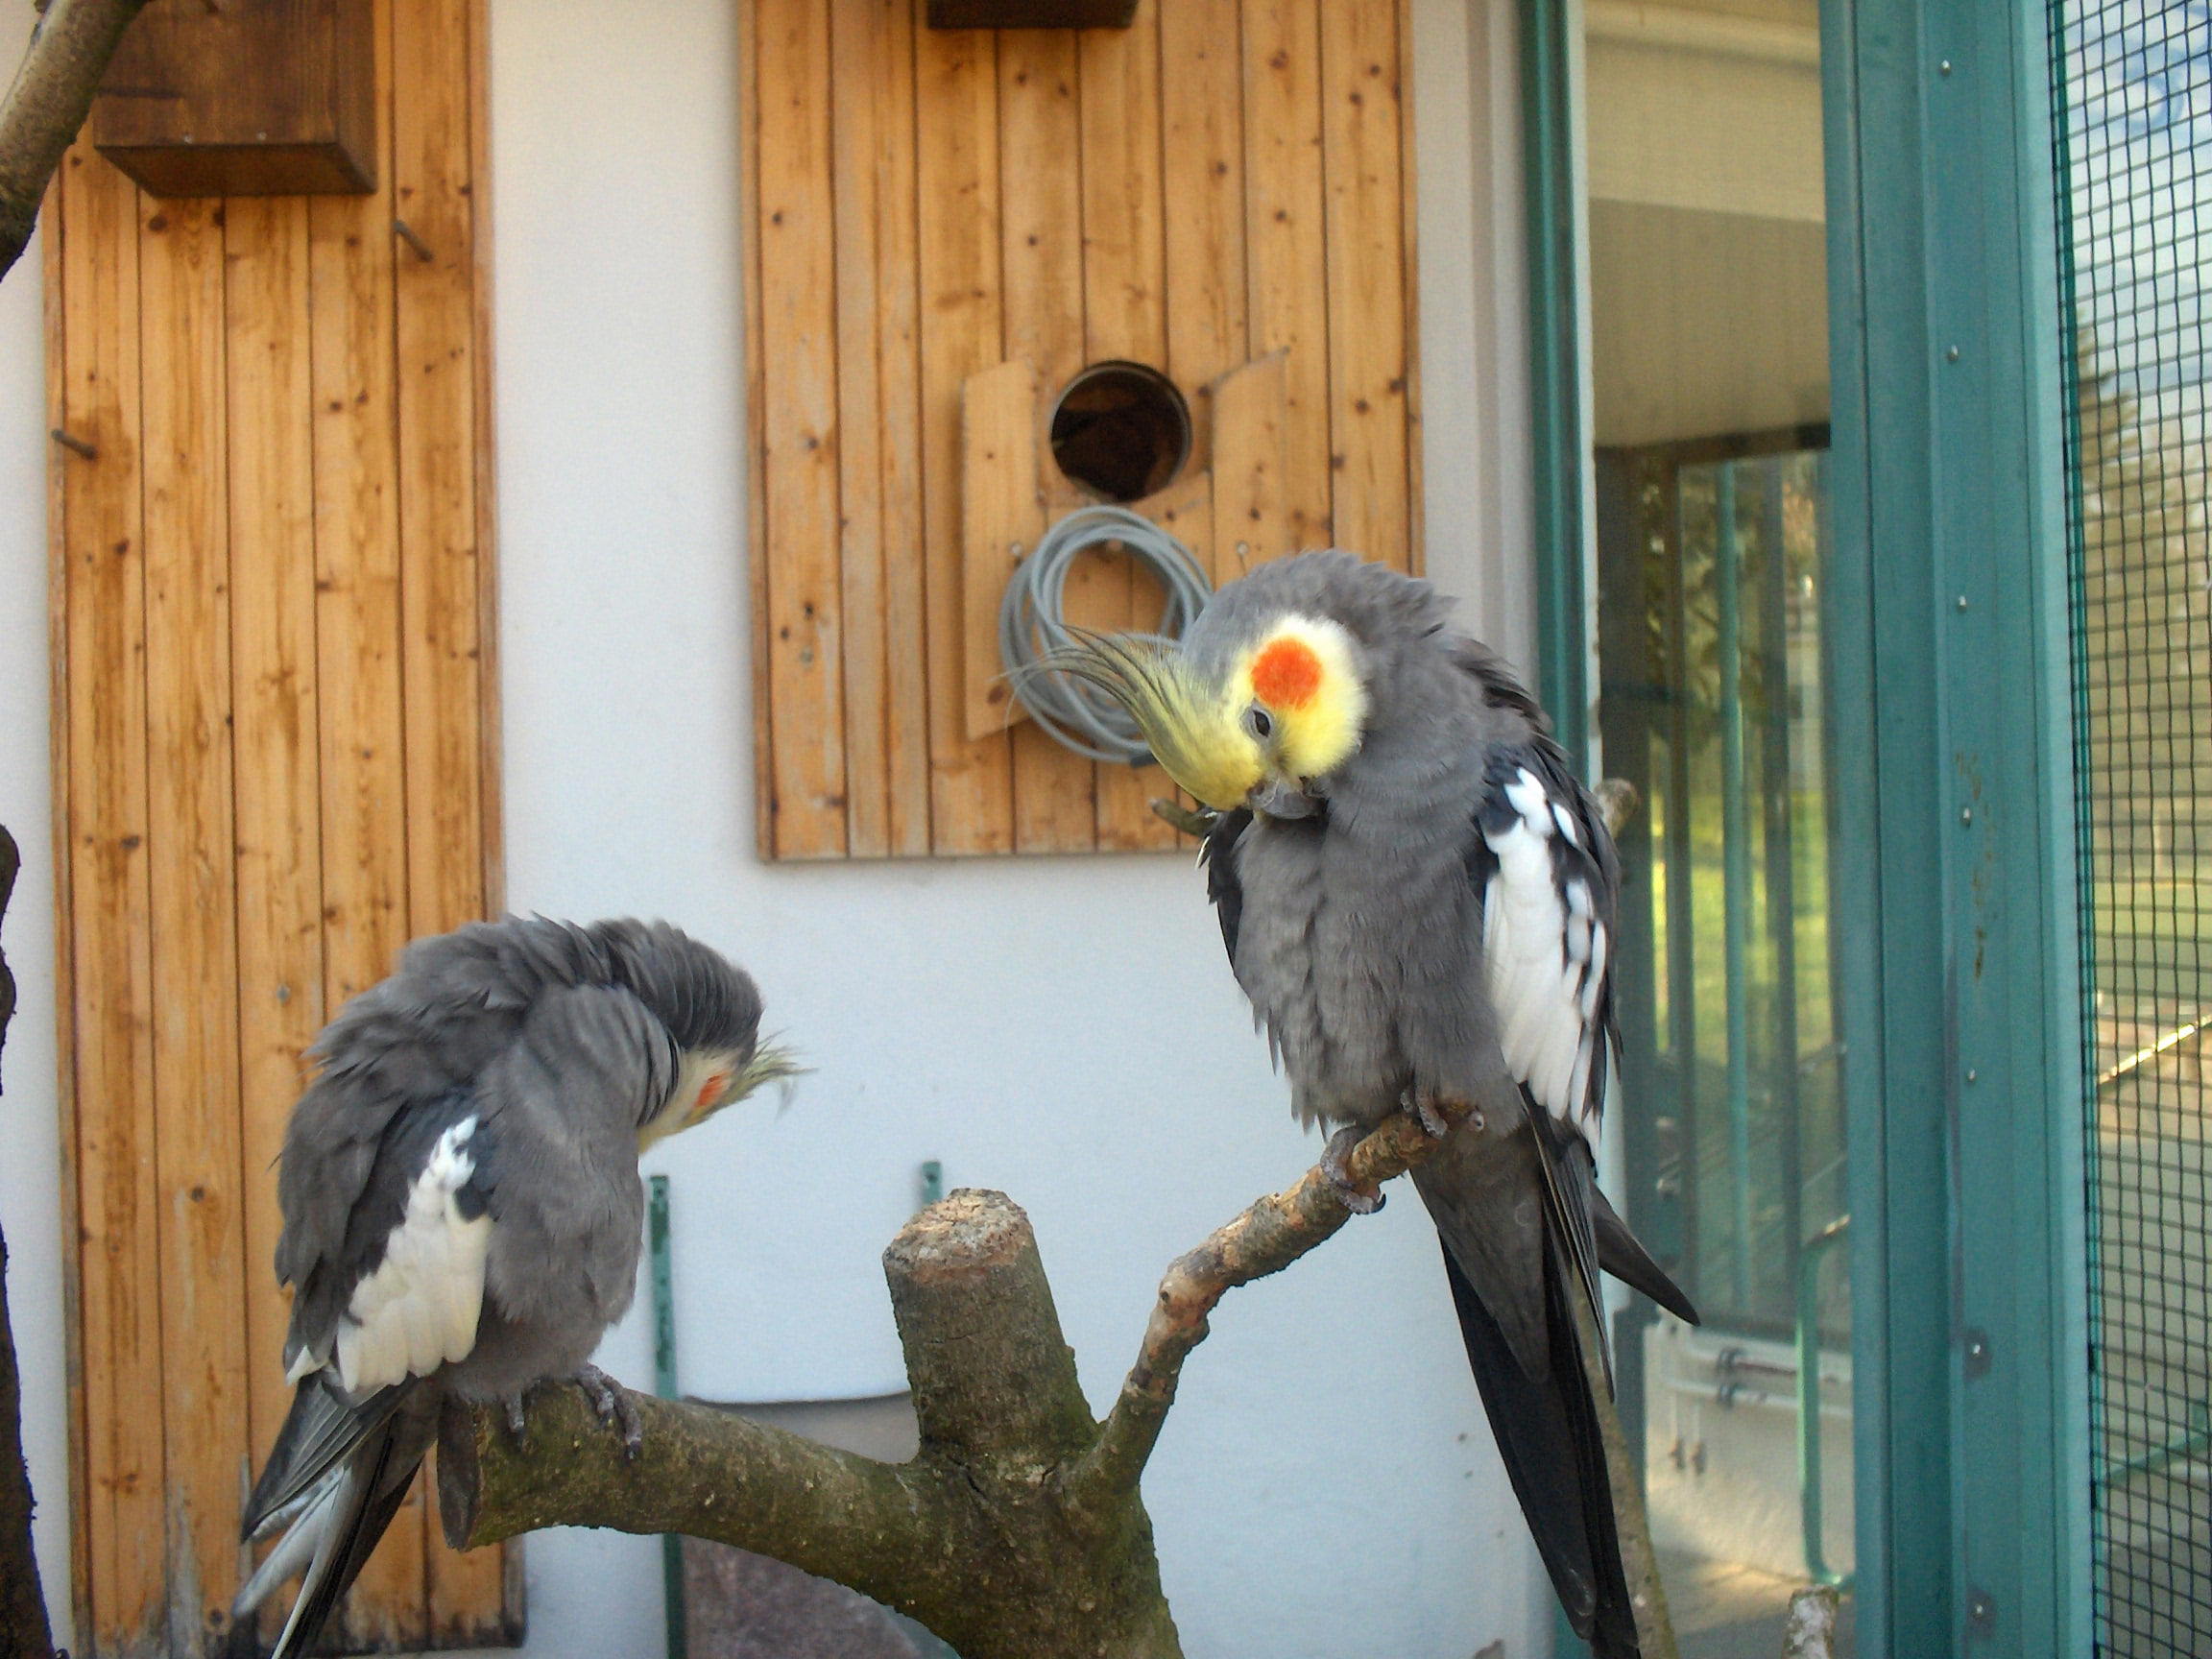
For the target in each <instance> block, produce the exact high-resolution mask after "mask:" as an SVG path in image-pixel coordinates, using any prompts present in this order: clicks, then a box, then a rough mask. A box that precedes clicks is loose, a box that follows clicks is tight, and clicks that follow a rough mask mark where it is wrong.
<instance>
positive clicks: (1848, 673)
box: [1520, 0, 2092, 1659]
mask: <svg viewBox="0 0 2212 1659" xmlns="http://www.w3.org/2000/svg"><path fill="white" fill-rule="evenodd" d="M1520 17H1521V27H1522V40H1521V63H1522V71H1523V100H1524V110H1525V136H1526V140H1527V150H1526V155H1527V233H1528V250H1529V252H1528V258H1529V281H1530V292H1529V309H1530V329H1531V335H1530V342H1531V351H1530V373H1531V380H1532V387H1531V406H1532V409H1533V412H1534V418H1533V421H1532V443H1533V449H1534V459H1535V500H1536V538H1537V553H1538V599H1539V628H1540V645H1541V674H1540V685H1541V688H1542V692H1543V695H1544V699H1545V702H1546V704H1547V705H1548V707H1550V708H1551V709H1552V710H1553V712H1554V717H1555V718H1556V720H1557V722H1558V725H1559V729H1560V733H1561V736H1562V739H1563V740H1564V741H1565V742H1566V743H1567V744H1568V746H1569V752H1570V753H1571V754H1574V755H1575V756H1577V757H1580V756H1583V755H1585V754H1586V753H1587V747H1586V742H1587V732H1586V714H1587V709H1588V703H1589V698H1588V685H1587V676H1586V667H1585V663H1586V655H1585V650H1584V646H1585V640H1584V637H1583V634H1584V630H1585V628H1586V626H1587V624H1586V621H1585V612H1584V604H1585V600H1586V597H1587V587H1586V573H1585V558H1586V553H1585V548H1584V545H1583V542H1584V536H1583V530H1582V513H1581V500H1582V495H1581V481H1582V477H1583V470H1582V469H1584V468H1586V467H1588V466H1589V465H1590V460H1589V456H1588V445H1587V441H1586V435H1585V434H1584V433H1583V432H1582V431H1581V429H1580V427H1581V422H1580V415H1579V407H1580V405H1579V376H1580V364H1579V349H1580V343H1579V340H1578V338H1577V327H1576V296H1577V267H1576V259H1577V250H1576V248H1575V212H1574V205H1575V204H1574V202H1573V200H1572V188H1573V183H1572V180H1573V177H1574V169H1573V165H1572V161H1573V156H1574V131H1575V121H1574V110H1573V108H1572V99H1571V92H1572V88H1571V84H1570V78H1569V74H1568V64H1569V61H1570V59H1569V44H1570V43H1569V41H1568V37H1567V29H1568V26H1569V8H1568V6H1567V5H1566V4H1565V0H1521V7H1520ZM1821 36H1822V40H1821V47H1822V63H1823V76H1824V80H1825V100H1824V101H1825V105H1826V124H1827V147H1828V156H1829V162H1828V169H1829V203H1828V224H1829V292H1830V318H1831V336H1832V340H1831V344H1832V351H1831V373H1832V376H1833V408H1834V443H1835V450H1834V455H1833V459H1832V470H1831V474H1830V478H1831V485H1832V492H1833V502H1834V507H1833V511H1834V514H1835V526H1836V538H1835V546H1836V550H1837V560H1836V565H1835V568H1834V570H1833V573H1832V578H1831V590H1832V598H1831V603H1832V607H1833V610H1832V614H1831V617H1830V619H1829V623H1828V632H1829V635H1830V637H1831V639H1832V641H1833V648H1832V649H1833V655H1832V658H1831V661H1832V664H1833V670H1832V671H1833V673H1834V674H1835V676H1836V678H1835V681H1834V686H1835V699H1834V701H1835V711H1834V719H1835V741H1836V758H1837V764H1838V777H1837V781H1836V787H1837V793H1838V797H1839V838H1838V840H1839V844H1838V847H1837V849H1836V855H1835V863H1834V866H1833V879H1834V880H1835V882H1836V883H1837V886H1838V890H1839V891H1840V892H1847V893H1855V894H1861V895H1864V896H1867V898H1868V899H1870V900H1871V901H1872V902H1869V903H1866V904H1863V906H1861V907H1860V909H1859V913H1860V914H1863V915H1868V916H1874V917H1878V918H1879V919H1880V920H1879V923H1878V925H1877V926H1872V927H1860V928H1850V929H1846V930H1845V931H1844V932H1843V933H1842V934H1841V935H1840V936H1839V938H1838V939H1837V940H1836V941H1835V942H1834V949H1835V951H1836V969H1837V976H1838V988H1839V1012H1840V1014H1841V1024H1840V1029H1841V1030H1842V1031H1843V1032H1844V1033H1845V1034H1846V1035H1847V1040H1848V1041H1849V1043H1850V1045H1851V1055H1850V1063H1849V1064H1848V1065H1847V1067H1846V1070H1845V1089H1846V1100H1847V1113H1848V1117H1849V1123H1850V1141H1851V1162H1852V1169H1851V1177H1850V1183H1851V1212H1852V1216H1853V1221H1852V1226H1851V1229H1850V1234H1849V1251H1850V1262H1851V1278H1852V1294H1853V1310H1854V1313H1853V1331H1854V1365H1853V1370H1854V1380H1855V1386H1854V1391H1853V1392H1854V1405H1855V1409H1856V1413H1857V1418H1856V1425H1855V1429H1856V1434H1855V1438H1856V1442H1857V1447H1858V1455H1857V1459H1856V1496H1855V1507H1856V1511H1857V1516H1858V1533H1859V1535H1858V1550H1857V1555H1858V1562H1859V1568H1858V1574H1857V1582H1856V1589H1857V1593H1858V1597H1859V1617H1858V1632H1859V1645H1860V1649H1859V1650H1860V1652H1861V1653H1862V1654H1863V1655H1864V1656H1865V1659H1888V1656H1893V1659H1922V1656H1926V1655H1936V1654H1945V1653H1965V1652H1968V1651H1971V1652H1974V1653H1977V1654H1979V1653H1989V1654H2006V1655H2020V1656H2021V1659H2029V1656H2041V1655H2053V1656H2060V1655H2065V1656H2071V1655H2076V1654H2086V1653H2088V1652H2090V1651H2091V1648H2092V1643H2091V1637H2090V1622H2089V1615H2090V1531H2089V1522H2090V1479H2091V1470H2090V1454H2089V1434H2088V1367H2087V1343H2088V1323H2087V1293H2086V1263H2087V1241H2086V1238H2085V1225H2086V1205H2085V1193H2084V1187H2083V1181H2082V1175H2083V1147H2082V1144H2081V1129H2080V1124H2081V1118H2082V1114H2081V1112H2080V1095H2081V1090H2082V1088H2083V1087H2084V1084H2085V1079H2084V1078H2083V1077H2082V1075H2081V1065H2080V1056H2081V1053H2082V1048H2081V1045H2080V1001H2079V997H2078V989H2079V955H2078V939H2077V918H2076V914H2075V908H2074V903H2075V884H2074V837H2073V826H2074V802H2073V784H2074V740H2073V732H2074V727H2073V719H2072V695H2071V692H2072V687H2071V670H2070V666H2069V656H2068V649H2067V633H2066V623H2067V614H2068V610H2067V607H2068V598H2069V595H2068V589H2067V574H2066V530H2065V518H2064V512H2063V505H2064V498H2063V491H2064V488H2065V484H2064V477H2065V474H2064V463H2063V454H2062V445H2061V438H2062V431H2063V409H2064V399H2063V393H2062V385H2063V370H2064V364H2063V361H2062V351H2061V346H2060V341H2059V333H2058V316H2059V312H2058V296H2057V289H2056V284H2057V279H2058V260H2057V250H2056V244H2055V241H2054V228H2053V212H2052V204H2053V201H2054V196H2053V191H2052V175H2051V156H2052V153H2053V151H2052V143H2051V137H2052V134H2051V118H2050V102H2049V100H2050V90H2049V89H2050V84H2051V82H2050V76H2051V68H2050V62H2049V58H2048V52H2047V44H2046V35H2045V14H2044V10H2043V6H2042V4H2041V0H1823V4H1822V7H1821ZM1570 1650H1571V1649H1570V1647H1568V1646H1566V1645H1562V1647H1561V1648H1560V1651H1561V1652H1563V1653H1564V1652H1567V1651H1570Z"/></svg>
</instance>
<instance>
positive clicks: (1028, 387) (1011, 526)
mask: <svg viewBox="0 0 2212 1659" xmlns="http://www.w3.org/2000/svg"><path fill="white" fill-rule="evenodd" d="M1044 527H1045V507H1044V502H1043V500H1042V499H1041V498H1040V496H1039V495H1038V493H1037V371H1036V370H1035V369H1034V368H1033V367H1032V366H1031V365H1030V364H1028V363H1027V362H1013V363H1001V364H999V365H998V367H997V368H996V369H986V370H985V371H984V372H983V373H980V374H972V375H970V376H969V377H968V381H967V384H966V385H964V386H963V387H962V388H961V392H960V592H961V606H960V620H961V649H960V662H961V676H960V687H961V694H962V709H963V711H964V717H965V719H966V721H967V731H968V735H969V737H970V738H972V739H976V740H980V739H982V738H986V737H990V736H992V735H994V734H996V733H1000V732H1003V731H1005V730H1006V729H1007V728H1008V727H1010V726H1012V725H1013V724H1014V723H1015V722H1016V721H1017V720H1024V719H1026V718H1027V717H1028V716H1027V714H1026V712H1025V711H1024V710H1023V709H1022V705H1021V704H1020V703H1018V702H1016V701H1015V700H1014V697H1013V694H1012V691H1011V689H1010V688H1009V687H1008V685H1007V684H1006V676H1005V674H1004V672H1003V671H1002V669H1001V668H1000V665H999V660H998V609H999V597H1000V595H1001V594H1003V593H1004V592H1005V590H1006V583H1007V580H1008V579H1009V578H1010V577H1011V576H1012V575H1013V574H1014V571H1015V569H1016V567H1017V566H1019V565H1021V563H1022V560H1024V559H1026V558H1027V557H1028V556H1029V555H1030V554H1031V553H1033V552H1035V551H1036V549H1037V537H1038V534H1039V532H1041V531H1042V530H1043V529H1044Z"/></svg>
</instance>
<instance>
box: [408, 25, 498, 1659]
mask: <svg viewBox="0 0 2212 1659" xmlns="http://www.w3.org/2000/svg"><path fill="white" fill-rule="evenodd" d="M478 22H479V17H478V9H477V0H396V3H395V5H394V7H393V21H392V60H393V81H392V84H393V97H392V151H391V159H390V172H389V177H390V179H391V190H392V195H393V198H394V201H395V204H396V205H397V211H398V213H399V214H400V216H401V217H403V218H404V219H406V221H407V223H408V225H409V227H410V228H412V229H413V230H414V231H415V233H416V236H417V237H418V238H419V239H420V240H421V243H422V244H423V246H424V247H426V248H427V249H428V250H429V251H430V257H429V258H427V259H424V258H422V257H421V254H420V252H418V251H417V250H415V249H414V248H413V247H412V245H407V246H405V248H404V250H403V251H397V250H396V251H395V258H394V267H395V269H394V281H393V317H392V331H393V342H394V349H395V352H396V356H397V373H396V375H395V379H394V393H395V396H396V399H397V478H398V483H399V514H398V532H399V592H400V695H401V710H402V716H403V718H402V727H401V740H402V744H403V753H404V756H405V769H406V778H407V924H408V932H409V933H410V935H412V936H421V935H422V934H426V933H444V932H446V931H449V930H450V929H452V928H454V927H458V926H461V925H462V924H463V923H465V922H471V921H476V920H479V919H481V918H483V917H485V916H487V915H489V914H491V913H492V908H493V896H492V895H491V894H489V893H488V892H486V890H485V880H484V856H485V855H484V849H485V846H486V844H487V840H488V830H487V825H486V819H487V816H488V815H489V814H490V813H492V812H493V810H494V808H493V806H492V805H491V804H490V791H489V789H488V786H487V778H486V775H485V753H486V750H487V748H488V747H489V745H488V743H487V734H486V713H487V711H486V705H485V680H486V676H485V672H484V669H485V663H484V652H483V636H482V634H481V632H480V629H481V626H482V623H483V617H484V607H483V605H482V603H481V597H482V595H483V593H484V592H485V591H486V590H487V589H489V586H490V574H489V569H488V566H489V564H490V560H491V550H490V548H488V547H486V546H484V545H482V544H481V543H480V542H479V541H478V540H477V537H478V530H479V526H480V515H479V511H478V506H477V496H478V493H479V492H480V491H484V490H488V489H489V488H490V478H489V475H485V476H483V477H480V476H479V473H478V466H479V464H480V462H483V461H487V460H488V459H489V457H488V456H487V455H486V454H485V451H484V450H483V448H482V446H481V445H479V444H478V442H477V441H476V440H477V424H476V417H477V409H476V400H477V396H478V391H479V387H480V384H481V382H480V377H479V375H478V373H477V371H476V363H475V358H476V352H477V349H478V346H479V340H478V333H479V326H480V324H479V313H478V299H479V291H478V282H477V270H478V257H477V250H476V246H475V231H476V213H475V209H474V204H473V202H472V200H471V198H472V196H473V193H474V189H475V182H476V178H477V174H476V167H475V153H474V140H473V136H472V131H471V129H472V122H473V115H474V107H475V93H474V91H473V88H472V82H473V80H474V76H473V73H472V66H473V55H474V53H475V52H476V50H477V46H476V42H475V40H474V38H473V34H474V30H475V28H476V27H477V25H478ZM428 1489H429V1487H428V1482H427V1480H426V1479H418V1480H417V1482H416V1484H415V1488H414V1493H413V1494H412V1496H411V1498H410V1503H415V1504H419V1505H420V1506H421V1514H422V1517H423V1538H424V1551H425V1554H424V1595H423V1599H424V1605H423V1608H422V1615H421V1619H422V1623H423V1626H424V1628H425V1631H426V1637H425V1639H426V1640H427V1641H428V1642H429V1643H431V1644H432V1645H434V1646H438V1647H470V1646H475V1645H478V1644H485V1643H496V1642H498V1641H501V1640H503V1639H505V1638H507V1637H508V1636H509V1635H510V1634H511V1626H512V1624H513V1623H515V1622H516V1621H513V1620H510V1618H509V1617H508V1609H506V1608H505V1607H504V1606H503V1604H502V1603H503V1572H502V1568H503V1563H502V1562H501V1560H500V1559H499V1557H498V1556H497V1555H496V1554H494V1553H493V1552H490V1551H479V1552H477V1553H475V1554H473V1555H463V1554H459V1553H457V1552H456V1551H452V1550H450V1549H448V1548H447V1547H446V1545H445V1540H444V1538H443V1536H442V1535H441V1533H440V1530H439V1528H438V1527H436V1526H434V1525H431V1524H430V1522H429V1519H428V1508H429V1505H428V1500H427V1493H428Z"/></svg>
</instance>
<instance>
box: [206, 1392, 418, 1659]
mask: <svg viewBox="0 0 2212 1659" xmlns="http://www.w3.org/2000/svg"><path fill="white" fill-rule="evenodd" d="M403 1392H406V1393H412V1392H414V1390H413V1388H411V1387H408V1388H404V1389H403ZM436 1422H437V1414H436V1412H435V1411H432V1412H428V1413H423V1412H396V1411H386V1412H385V1413H384V1415H383V1417H382V1419H381V1421H379V1422H378V1423H377V1424H376V1425H375V1427H374V1428H373V1429H372V1430H371V1431H369V1432H367V1433H366V1434H364V1435H363V1436H362V1437H361V1439H360V1440H359V1441H358V1443H357V1444H356V1445H355V1446H354V1447H353V1449H352V1450H351V1452H350V1453H349V1455H347V1457H346V1458H345V1460H344V1461H343V1462H342V1463H340V1464H339V1465H337V1466H336V1467H335V1468H333V1469H331V1470H330V1471H329V1472H328V1473H327V1474H326V1475H325V1478H324V1481H323V1484H322V1487H321V1489H320V1490H318V1491H317V1492H316V1493H315V1494H314V1495H313V1497H312V1501H311V1502H309V1503H307V1504H306V1505H305V1506H304V1507H303V1508H302V1510H301V1513H300V1516H299V1518H298V1519H297V1520H296V1521H295V1522H294V1523H293V1529H292V1531H291V1532H289V1533H287V1534H286V1535H285V1537H284V1540H283V1541H282V1542H281V1543H280V1544H278V1545H277V1547H276V1551H275V1552H274V1553H273V1554H272V1555H271V1557H270V1559H269V1560H268V1561H266V1562H264V1563H263V1565H262V1570H261V1571H260V1572H257V1573H255V1574H254V1575H253V1576H252V1579H250V1580H249V1581H248V1583H247V1585H246V1588H245V1589H244V1590H242V1591H241V1592H240V1593H239V1599H238V1604H237V1606H236V1608H235V1609H234V1612H235V1613H236V1614H237V1615H239V1616H243V1615H244V1614H245V1613H247V1612H249V1611H251V1610H252V1606H253V1605H254V1604H255V1603H257V1602H258V1601H259V1600H260V1599H263V1598H265V1597H266V1596H267V1595H268V1594H269V1592H270V1591H271V1590H273V1589H275V1588H276V1585H277V1584H278V1583H280V1582H281V1581H282V1580H283V1579H284V1578H285V1577H288V1576H290V1575H291V1573H292V1572H293V1571H295V1570H298V1569H299V1567H300V1565H301V1562H304V1563H305V1575H304V1576H303V1578H302V1579H301V1585H300V1595H299V1599H297V1600H295V1601H294V1602H293V1604H292V1614H291V1617H290V1618H289V1619H287V1620H286V1621H285V1623H284V1631H283V1634H282V1635H281V1636H279V1637H278V1638H277V1640H276V1650H275V1652H274V1653H273V1654H272V1655H271V1659H299V1656H300V1655H301V1654H303V1653H305V1652H307V1651H308V1649H309V1648H310V1647H313V1646H314V1643H315V1640H316V1638H317V1637H318V1636H320V1635H321V1634H322V1631H323V1626H324V1625H325V1623H328V1621H329V1618H330V1615H331V1613H332V1612H333V1611H334V1610H335V1609H336V1607H337V1605H338V1602H339V1599H340V1598H342V1597H343V1596H344V1595H345V1594H346V1592H347V1591H348V1590H349V1589H350V1588H351V1587H352V1584H353V1580H354V1579H355V1578H357V1577H359V1576H360V1574H361V1569H362V1567H363V1566H365V1565H366V1564H367V1562H368V1560H369V1555H370V1552H371V1551H373V1550H374V1549H375V1548H376V1543H377V1540H378V1539H380V1538H382V1537H383V1535H384V1530H385V1528H386V1527H389V1526H391V1524H392V1517H393V1516H394V1515H395V1514H397V1512H398V1509H399V1506H400V1504H401V1503H404V1502H405V1501H406V1497H407V1488H408V1484H409V1482H410V1481H411V1480H412V1479H413V1478H414V1474H415V1470H416V1468H417V1466H418V1465H420V1464H421V1461H422V1457H423V1454H424V1453H426V1452H427V1451H428V1450H429V1446H430V1438H431V1432H432V1431H433V1430H434V1428H435V1425H436Z"/></svg>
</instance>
